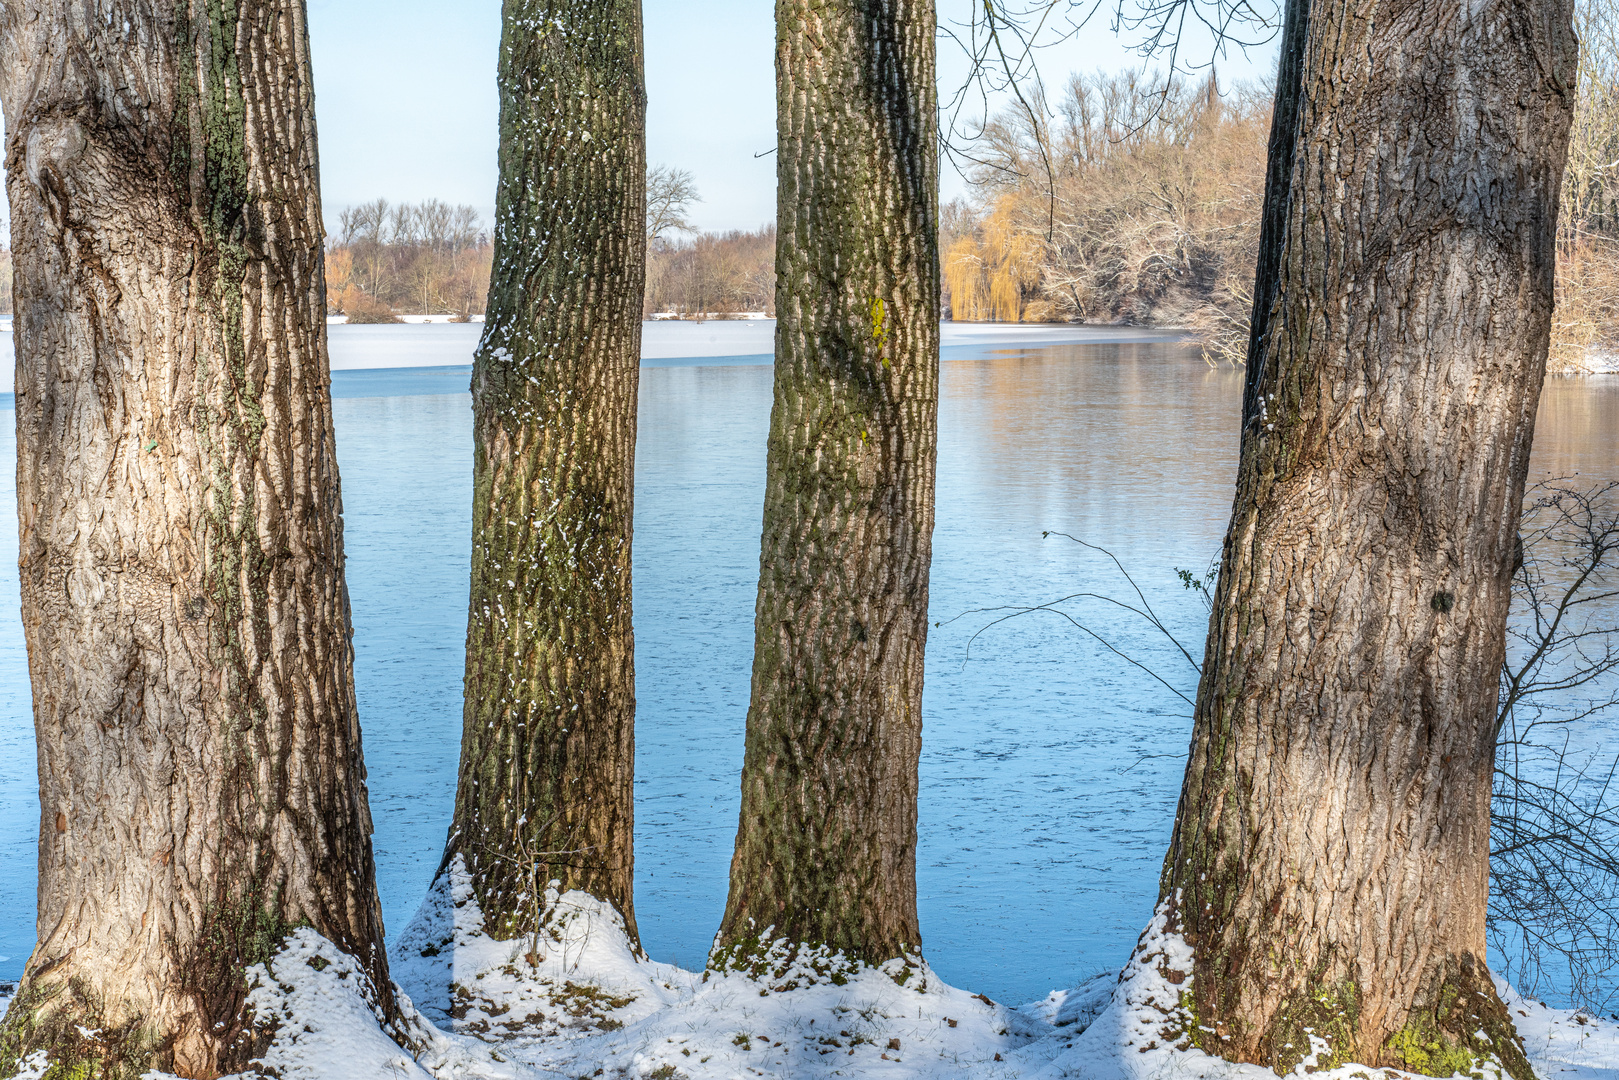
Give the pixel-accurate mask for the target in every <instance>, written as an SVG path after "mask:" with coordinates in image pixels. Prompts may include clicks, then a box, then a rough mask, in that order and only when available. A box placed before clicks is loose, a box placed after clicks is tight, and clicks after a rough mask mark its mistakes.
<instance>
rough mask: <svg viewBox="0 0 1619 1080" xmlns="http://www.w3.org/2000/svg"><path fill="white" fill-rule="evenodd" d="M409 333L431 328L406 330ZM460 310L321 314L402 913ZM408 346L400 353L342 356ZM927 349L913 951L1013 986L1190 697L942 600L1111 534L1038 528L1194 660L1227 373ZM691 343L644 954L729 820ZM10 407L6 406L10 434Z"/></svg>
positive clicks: (1154, 790) (1050, 631) (743, 541)
mask: <svg viewBox="0 0 1619 1080" xmlns="http://www.w3.org/2000/svg"><path fill="white" fill-rule="evenodd" d="M423 332H429V333H430V334H432V335H433V336H432V337H430V338H429V337H422V338H417V337H414V336H412V337H405V336H403V335H406V334H409V335H417V334H422V333H423ZM753 332H754V333H757V332H758V331H757V329H756V328H755V330H754V331H753ZM739 333H740V331H739ZM476 334H477V328H475V327H443V328H440V327H409V328H399V327H383V328H371V327H344V328H334V332H333V334H332V341H333V353H334V366H335V367H337V368H338V369H339V370H338V371H337V373H336V374H335V375H334V381H333V390H334V397H335V398H336V399H337V400H336V401H335V404H334V415H335V418H336V423H337V438H338V454H339V458H340V463H341V467H342V475H343V494H344V506H345V510H346V532H345V535H346V538H347V544H348V556H349V562H348V575H349V577H348V580H349V587H350V593H351V598H352V601H353V606H354V620H355V629H356V633H355V644H356V649H357V669H356V679H357V684H358V692H359V700H360V708H361V719H362V722H363V724H364V729H365V751H366V759H367V764H368V766H369V769H370V790H371V798H372V811H373V814H374V817H375V821H376V838H375V839H376V852H377V863H378V871H379V874H380V885H381V890H382V899H383V904H384V909H385V917H386V920H387V925H388V926H389V927H390V928H391V929H392V930H394V931H396V932H397V931H399V930H402V929H403V928H404V926H405V923H406V922H407V920H408V919H409V917H410V915H411V914H412V913H413V911H414V909H415V907H416V905H417V903H418V902H419V901H420V899H421V897H422V895H423V893H424V892H425V890H426V887H427V884H428V880H429V878H430V877H431V875H432V873H433V871H434V870H435V869H436V867H437V865H438V862H439V857H440V853H441V851H442V846H443V842H444V833H445V828H446V825H447V822H448V819H449V813H450V808H451V802H452V797H453V790H454V784H455V770H456V755H457V741H458V738H459V733H460V723H461V701H460V697H461V676H462V645H463V639H464V636H465V618H466V611H465V604H466V591H467V584H466V566H467V554H468V545H469V536H468V531H469V527H470V526H469V504H470V491H469V483H470V470H471V413H470V398H469V397H468V395H467V393H466V387H467V383H468V376H467V371H466V369H465V368H464V367H459V366H457V365H460V364H464V363H465V362H466V357H467V356H468V354H469V353H470V349H471V345H472V343H474V342H475V341H476ZM7 336H9V335H7ZM429 341H433V342H438V343H440V344H439V345H438V346H429V345H428V344H426V343H427V342H429ZM401 342H407V343H410V344H408V346H407V345H404V344H401ZM745 344H747V342H746V341H742V340H741V339H740V338H739V343H738V344H737V346H736V347H738V348H741V347H743V345H745ZM435 347H436V348H440V349H441V350H442V351H440V352H437V353H435V352H433V351H432V349H433V348H435ZM400 350H405V354H404V355H405V356H406V357H407V359H408V362H409V363H411V364H412V365H414V366H412V367H409V368H406V369H388V370H343V369H345V368H350V367H358V366H360V365H370V366H373V367H374V366H375V365H376V364H378V363H387V362H389V361H390V360H391V359H392V358H394V357H397V356H400V355H401V352H400ZM411 350H414V351H411ZM945 355H946V360H947V362H946V363H945V364H944V365H943V369H942V380H941V397H940V451H939V488H938V526H937V531H936V533H935V538H934V565H933V578H932V611H933V618H934V620H935V621H944V622H945V623H946V625H944V626H942V627H940V628H938V629H935V630H933V631H932V637H931V639H930V642H929V648H928V671H927V683H926V685H927V690H926V697H925V699H924V725H925V727H924V733H923V751H922V762H921V796H920V799H921V806H920V825H919V851H918V859H917V877H918V890H919V894H920V906H921V917H922V933H923V947H924V950H925V952H926V954H927V955H928V958H929V960H930V961H931V962H932V964H933V965H934V967H935V969H936V970H937V971H938V973H939V974H940V975H941V976H942V977H943V978H944V979H945V980H947V981H948V982H950V983H952V984H954V985H956V986H961V987H967V988H971V989H973V990H975V991H981V992H984V993H987V994H989V995H990V996H991V997H994V998H996V999H998V1000H1006V1001H1023V1000H1030V999H1033V998H1038V997H1041V996H1043V995H1044V994H1045V993H1046V992H1047V991H1048V990H1050V989H1052V988H1054V987H1061V986H1072V985H1074V984H1075V983H1076V982H1077V981H1079V979H1080V978H1082V977H1084V976H1087V975H1090V974H1093V973H1095V972H1097V971H1100V970H1103V969H1106V968H1111V967H1117V966H1118V965H1119V964H1121V963H1122V962H1123V961H1124V959H1125V958H1126V956H1127V954H1128V951H1129V949H1130V947H1131V945H1132V944H1133V943H1134V942H1135V939H1136V935H1137V934H1138V933H1139V932H1140V930H1141V928H1142V927H1143V926H1144V925H1146V923H1147V920H1148V918H1149V916H1150V914H1151V908H1152V905H1153V902H1154V900H1155V898H1156V891H1157V879H1158V871H1159V864H1160V860H1161V859H1162V856H1163V851H1164V846H1165V844H1166V843H1167V841H1168V837H1169V827H1170V823H1171V820H1172V817H1173V814H1174V808H1175V801H1176V796H1177V794H1178V789H1179V783H1180V775H1181V767H1182V758H1183V755H1184V753H1185V750H1186V742H1187V736H1188V732H1189V721H1188V719H1187V716H1188V713H1189V711H1190V710H1189V708H1188V707H1187V706H1186V705H1185V703H1184V702H1182V701H1181V700H1180V699H1178V698H1176V697H1175V696H1174V695H1173V694H1171V693H1170V692H1169V691H1167V690H1165V689H1164V688H1163V687H1162V686H1160V685H1159V684H1157V683H1156V682H1153V681H1152V680H1151V679H1150V678H1149V677H1147V676H1146V675H1144V674H1142V673H1140V672H1139V671H1136V670H1135V669H1133V668H1130V667H1128V666H1126V665H1125V664H1123V663H1122V662H1121V661H1119V660H1117V659H1116V658H1114V657H1113V656H1111V655H1110V654H1108V653H1107V652H1106V651H1105V650H1103V649H1102V648H1101V647H1100V646H1097V645H1096V644H1095V643H1094V642H1092V641H1091V640H1090V639H1088V638H1086V637H1085V636H1084V635H1083V634H1081V633H1080V632H1079V631H1077V630H1075V629H1074V628H1073V627H1072V626H1071V625H1069V624H1068V623H1066V622H1063V621H1061V620H1060V619H1058V618H1056V617H1054V616H1049V615H1034V616H1026V617H1023V618H1020V619H1017V620H1014V621H1012V622H1009V623H1006V624H1003V625H1000V626H997V627H994V628H992V629H990V630H989V631H988V632H986V633H984V634H983V635H981V636H979V637H978V638H977V639H976V641H973V643H972V648H971V652H970V654H969V651H968V642H969V640H970V639H972V637H973V635H974V633H975V632H976V631H978V630H979V629H980V628H982V627H984V626H985V625H986V624H987V623H989V622H990V621H991V620H992V619H994V618H995V617H996V613H994V612H981V613H979V614H972V615H966V616H964V617H962V618H959V619H955V616H958V615H961V614H962V613H963V612H967V611H969V610H973V609H985V608H995V607H997V606H1000V605H1028V604H1032V603H1039V602H1042V601H1046V600H1051V599H1055V598H1057V597H1061V596H1065V595H1068V594H1070V593H1074V592H1078V591H1082V590H1094V591H1099V592H1109V593H1111V594H1113V595H1122V590H1124V589H1126V588H1127V587H1128V586H1127V585H1126V584H1125V582H1124V581H1123V580H1122V579H1120V578H1119V577H1118V576H1117V574H1116V573H1114V572H1112V571H1111V569H1110V567H1109V566H1108V564H1107V563H1106V561H1105V559H1104V558H1102V557H1100V556H1098V555H1096V554H1095V553H1091V552H1087V551H1085V550H1084V549H1082V548H1080V547H1078V546H1077V545H1074V544H1072V543H1070V542H1069V541H1067V540H1064V539H1061V538H1058V537H1052V538H1049V539H1042V533H1043V532H1044V531H1048V530H1049V531H1052V532H1065V533H1071V534H1073V535H1074V536H1077V537H1080V538H1082V539H1085V540H1088V541H1091V542H1093V543H1097V544H1102V545H1104V546H1106V547H1108V548H1109V549H1111V550H1112V551H1114V552H1116V553H1117V554H1118V555H1119V556H1120V558H1121V559H1123V560H1124V562H1125V563H1126V565H1127V566H1128V567H1129V568H1130V569H1131V571H1132V572H1133V573H1134V574H1135V576H1136V579H1137V581H1138V582H1140V583H1141V585H1142V586H1143V588H1144V589H1145V590H1146V592H1147V594H1148V596H1149V598H1150V599H1151V601H1152V603H1153V604H1154V606H1155V607H1156V608H1157V609H1158V611H1159V613H1160V614H1161V615H1163V616H1164V617H1165V619H1166V621H1167V622H1169V623H1170V624H1171V625H1172V626H1173V627H1174V629H1175V630H1176V632H1177V633H1178V634H1179V635H1180V636H1181V639H1182V640H1183V641H1185V642H1186V643H1187V644H1188V646H1189V647H1190V648H1191V649H1192V652H1193V654H1194V655H1201V649H1202V636H1203V633H1204V630H1205V624H1206V615H1205V612H1204V610H1203V608H1202V607H1201V605H1200V604H1198V603H1197V602H1196V600H1195V598H1194V597H1193V596H1192V595H1191V594H1189V593H1187V592H1186V591H1185V590H1183V589H1182V588H1181V587H1180V583H1179V582H1178V581H1177V580H1176V577H1175V572H1174V571H1175V569H1176V568H1177V567H1179V568H1185V569H1191V570H1198V571H1201V570H1202V569H1203V568H1204V567H1206V566H1207V564H1208V562H1209V560H1210V559H1211V557H1212V556H1213V555H1214V554H1215V553H1216V551H1217V549H1218V546H1219V542H1220V538H1221V534H1222V531H1223V529H1224V526H1225V521H1226V517H1227V515H1228V514H1229V512H1230V500H1231V485H1232V481H1233V478H1234V469H1235V458H1236V428H1237V417H1238V410H1239V408H1240V399H1241V389H1242V375H1241V373H1240V372H1238V371H1233V370H1230V369H1225V370H1217V371H1214V370H1210V369H1209V368H1208V367H1207V366H1205V365H1204V364H1203V362H1202V361H1201V360H1200V359H1199V357H1198V354H1197V350H1196V349H1195V348H1191V347H1187V346H1183V345H1176V344H1167V343H1162V342H1159V343H1153V342H1136V343H1126V344H1072V343H1070V344H1056V345H1045V346H1043V347H1022V348H1010V347H1005V346H984V345H979V344H974V343H972V342H971V341H962V340H960V339H957V341H956V343H953V344H951V345H950V347H949V348H948V349H947V351H946V354H945ZM750 357H751V359H750ZM701 359H702V358H700V357H689V356H687V357H669V358H666V360H665V362H664V363H663V365H662V366H648V367H643V369H642V372H641V422H640V442H639V446H638V453H637V475H636V532H635V605H636V606H635V624H636V666H637V699H638V706H639V717H638V723H637V762H636V768H637V776H636V790H637V802H636V815H637V829H636V871H637V874H636V914H637V917H638V919H639V922H640V927H641V931H642V935H643V939H644V944H645V946H646V948H647V950H648V951H649V952H650V953H651V955H652V956H653V957H654V958H656V959H659V960H676V961H678V962H679V963H681V964H683V965H685V966H686V967H688V968H689V967H696V966H700V965H701V963H702V960H703V957H704V955H705V954H706V952H707V949H708V946H709V943H710V941H711V940H712V937H713V934H714V931H715V930H716V928H717V927H718V924H719V918H720V914H721V911H722V908H723V906H724V901H725V891H726V885H727V873H728V869H729V860H730V854H731V842H732V839H733V837H734V835H735V830H736V813H737V805H738V772H739V769H740V765H741V758H742V735H743V724H744V719H745V715H746V711H747V699H748V679H749V673H750V668H751V662H752V646H753V605H754V598H755V589H756V585H757V580H758V559H759V546H758V545H759V526H760V513H761V507H762V504H763V480H764V475H763V470H764V450H765V433H766V429H767V426H768V419H769V408H770V399H771V371H770V369H769V367H768V366H763V365H761V364H760V363H758V360H759V358H758V357H757V356H754V355H753V354H749V353H736V354H733V355H732V356H729V357H726V358H723V359H720V360H718V362H712V361H711V362H709V363H706V364H705V363H701V362H700V361H701ZM0 400H5V399H0ZM5 403H6V404H7V405H9V400H6V401H5ZM13 427H14V425H13V423H12V421H11V419H10V418H9V417H6V418H3V419H0V458H5V459H6V460H7V461H10V460H14V455H15V435H14V431H13ZM1616 440H1619V380H1609V379H1600V378H1599V379H1553V380H1550V381H1549V382H1548V384H1547V389H1546V394H1545V397H1544V402H1543V406H1542V410H1541V415H1540V429H1539V432H1538V436H1537V443H1536V457H1535V461H1534V471H1535V472H1536V474H1539V475H1543V474H1545V473H1546V472H1552V473H1556V474H1559V475H1568V474H1572V473H1576V472H1578V473H1581V474H1583V475H1584V476H1586V477H1590V478H1593V479H1596V478H1607V477H1619V445H1616ZM14 512H15V487H14V479H13V470H12V469H11V468H10V467H9V466H0V517H4V518H5V519H7V520H11V515H12V514H14ZM16 555H17V550H16V532H15V530H13V529H11V528H4V529H0V957H4V958H5V959H0V978H14V977H16V976H17V975H18V974H19V973H20V971H21V968H22V964H23V961H24V960H25V959H26V957H27V955H28V951H29V948H30V943H31V941H32V940H33V924H32V923H33V906H34V871H35V858H34V844H35V837H36V834H37V830H38V827H39V811H38V804H37V801H36V797H35V783H36V777H35V771H34V756H33V735H32V724H31V720H30V715H29V689H28V681H27V666H26V657H25V655H24V650H23V644H22V633H21V626H20V623H19V620H18V616H17V604H18V601H17V576H16V574H17V572H16V565H17V562H16ZM1071 610H1073V611H1074V612H1075V613H1076V614H1082V615H1083V617H1084V618H1085V619H1086V620H1087V621H1088V624H1089V625H1090V626H1092V628H1093V629H1096V630H1097V631H1098V632H1099V633H1101V634H1103V635H1104V636H1105V637H1107V638H1108V639H1109V640H1110V641H1112V642H1114V643H1115V644H1117V645H1119V646H1120V647H1121V648H1124V649H1125V650H1126V651H1129V652H1131V653H1132V654H1133V655H1136V656H1137V657H1138V658H1140V659H1142V660H1144V661H1146V662H1148V663H1149V664H1151V665H1152V666H1154V667H1155V668H1157V669H1158V670H1159V671H1160V672H1161V673H1163V674H1165V675H1166V676H1167V677H1169V678H1170V680H1171V681H1172V682H1174V683H1175V684H1176V685H1177V686H1179V687H1180V688H1181V689H1182V690H1183V692H1185V693H1187V694H1188V695H1190V694H1191V693H1192V692H1193V689H1194V687H1195V677H1194V673H1193V672H1192V670H1191V668H1190V666H1189V665H1187V663H1186V661H1185V660H1184V659H1182V658H1180V657H1179V656H1178V655H1177V654H1175V653H1174V652H1173V651H1172V650H1171V649H1170V648H1169V647H1168V646H1167V645H1165V644H1164V643H1162V642H1161V641H1159V640H1155V639H1154V637H1153V634H1152V632H1151V631H1150V630H1148V629H1147V628H1145V627H1144V626H1142V625H1140V624H1139V623H1136V622H1132V621H1130V619H1129V618H1128V617H1121V616H1120V615H1119V614H1118V613H1117V612H1116V611H1110V610H1108V609H1107V608H1105V607H1102V606H1091V607H1075V608H1072V609H1071ZM952 619H954V621H949V620H952ZM1177 665H1178V666H1177Z"/></svg>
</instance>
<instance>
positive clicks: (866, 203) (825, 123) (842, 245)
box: [711, 0, 939, 964]
mask: <svg viewBox="0 0 1619 1080" xmlns="http://www.w3.org/2000/svg"><path fill="white" fill-rule="evenodd" d="M776 26H777V30H776V34H777V47H776V84H777V90H776V102H777V132H778V144H777V145H778V148H779V161H778V165H777V222H778V224H777V230H778V232H777V237H778V239H777V246H776V270H777V293H776V310H777V312H778V318H779V320H780V321H779V322H778V324H777V328H776V384H775V403H774V407H773V409H772V411H771V419H770V440H769V449H768V455H767V465H766V487H765V507H764V535H763V541H762V546H761V553H760V557H759V567H760V577H759V599H758V607H757V613H756V623H755V639H754V640H755V643H754V662H753V691H752V702H751V705H750V707H749V710H748V723H747V743H746V751H745V757H744V761H743V767H742V812H741V822H740V826H739V828H738V830H737V839H736V850H735V854H734V857H733V859H732V863H731V891H730V898H729V901H728V902H727V905H726V910H725V919H724V923H723V926H722V927H721V930H720V936H719V939H718V941H717V943H716V952H715V955H714V957H713V958H712V960H711V962H714V963H719V964H727V963H732V962H746V958H747V957H748V956H749V955H750V954H755V953H756V951H757V947H758V938H759V936H760V935H762V934H763V933H764V932H765V931H766V930H767V929H769V928H772V927H773V928H774V930H773V931H772V935H773V936H774V937H777V938H784V939H786V940H787V941H789V942H790V943H792V944H793V945H795V946H797V945H803V946H810V947H816V946H824V947H827V948H830V949H833V950H843V951H844V952H845V953H846V954H847V956H848V957H849V958H850V959H851V960H856V961H865V962H881V961H883V960H887V959H890V958H893V957H897V956H900V955H902V954H905V953H907V952H912V951H915V950H917V949H918V948H919V946H920V934H919V932H918V929H917V917H916V786H917V758H918V754H919V751H920V747H921V730H922V716H921V704H922V650H923V646H924V644H925V642H926V639H927V612H928V565H929V560H930V557H931V553H932V535H933V482H934V459H935V450H936V436H937V426H938V424H937V417H938V371H939V368H938V362H939V271H938V241H937V220H938V160H937V141H936V117H935V98H936V90H935V80H934V16H933V7H932V5H931V4H928V3H921V2H919V0H898V2H887V3H878V2H876V0H838V2H835V3H819V2H816V3H812V2H810V0H779V2H778V4H777V8H776Z"/></svg>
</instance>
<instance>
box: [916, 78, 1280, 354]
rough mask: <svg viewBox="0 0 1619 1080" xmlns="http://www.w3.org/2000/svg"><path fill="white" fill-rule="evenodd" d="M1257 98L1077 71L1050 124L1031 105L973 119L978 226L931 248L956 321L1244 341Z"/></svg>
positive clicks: (1257, 201) (1256, 179) (1260, 145)
mask: <svg viewBox="0 0 1619 1080" xmlns="http://www.w3.org/2000/svg"><path fill="white" fill-rule="evenodd" d="M1269 97H1270V95H1269V92H1268V90H1266V89H1265V88H1258V87H1249V86H1238V87H1235V88H1234V89H1232V90H1231V91H1230V92H1227V93H1224V94H1222V92H1221V91H1220V88H1219V86H1218V85H1217V84H1216V82H1215V80H1214V79H1213V77H1212V76H1211V77H1210V78H1209V79H1207V80H1206V81H1205V82H1203V83H1202V84H1201V85H1200V86H1190V85H1188V84H1186V83H1184V82H1183V81H1181V80H1178V79H1165V78H1160V77H1154V76H1140V75H1136V74H1123V75H1094V76H1076V77H1074V78H1072V79H1070V80H1069V82H1068V85H1067V87H1066V90H1065V93H1064V96H1063V99H1062V101H1061V103H1060V104H1059V105H1058V107H1057V108H1056V109H1055V110H1050V111H1049V114H1050V119H1049V120H1040V119H1039V118H1040V117H1041V116H1042V115H1045V114H1047V113H1048V110H1047V109H1046V107H1045V104H1044V99H1043V97H1040V96H1038V95H1037V96H1036V99H1035V100H1036V101H1037V102H1039V106H1038V107H1037V108H1035V109H1032V110H1027V111H1025V110H1018V111H1013V112H1009V113H1007V114H1005V115H1004V116H1002V117H1001V118H999V119H998V120H995V121H993V122H992V123H990V124H988V125H986V127H985V129H984V135H983V141H984V161H985V164H984V165H983V166H981V167H980V168H979V169H978V171H977V173H976V174H975V177H974V179H975V180H976V181H977V182H978V184H979V185H980V189H981V191H982V192H983V206H982V209H981V212H980V215H979V219H978V222H977V228H976V229H975V230H974V231H973V232H972V233H971V234H970V235H965V236H962V237H960V238H959V239H957V240H955V242H954V243H952V244H951V245H950V246H949V247H948V248H947V249H945V252H944V271H945V276H946V279H947V281H948V283H949V288H950V290H951V296H952V314H953V316H954V317H955V318H957V319H995V320H1007V321H1018V320H1023V321H1046V320H1061V321H1076V322H1105V323H1121V322H1122V323H1157V324H1170V325H1182V326H1185V325H1195V326H1198V327H1199V328H1200V329H1203V330H1205V331H1206V333H1207V334H1208V335H1209V336H1210V337H1211V338H1216V339H1222V340H1223V339H1225V338H1231V339H1233V340H1234V339H1235V338H1237V337H1241V338H1243V339H1244V340H1245V339H1246V336H1247V322H1248V308H1249V306H1250V303H1251V300H1250V296H1251V290H1252V279H1253V265H1254V261H1255V259H1256V257H1257V254H1256V253H1257V250H1258V249H1257V245H1258V238H1259V214H1260V208H1261V201H1262V197H1261V193H1262V190H1263V183H1264V169H1265V139H1266V136H1267V133H1268V129H1269V123H1270V101H1269ZM1048 164H1049V169H1048V168H1047V166H1048Z"/></svg>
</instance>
